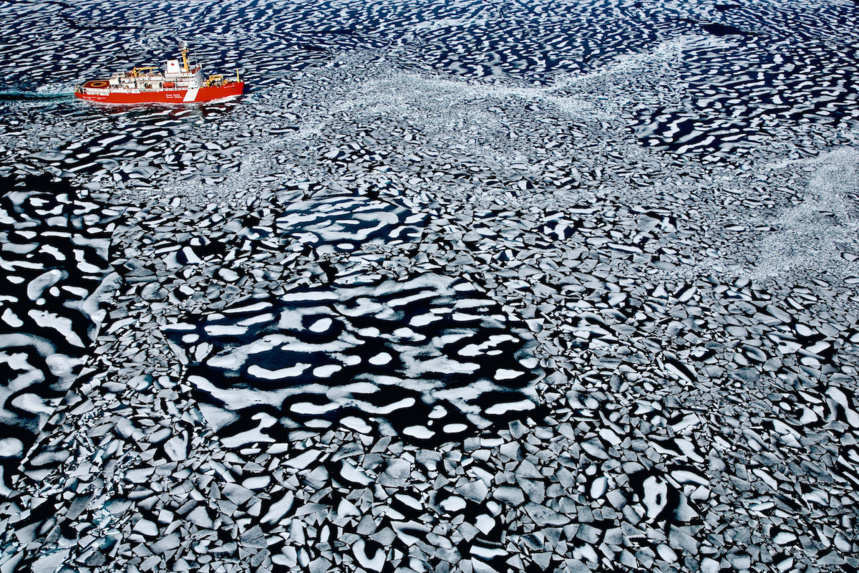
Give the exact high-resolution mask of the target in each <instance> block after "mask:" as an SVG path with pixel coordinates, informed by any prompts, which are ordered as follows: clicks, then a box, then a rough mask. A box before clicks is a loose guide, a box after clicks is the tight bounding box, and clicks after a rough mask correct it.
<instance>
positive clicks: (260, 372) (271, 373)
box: [248, 362, 310, 380]
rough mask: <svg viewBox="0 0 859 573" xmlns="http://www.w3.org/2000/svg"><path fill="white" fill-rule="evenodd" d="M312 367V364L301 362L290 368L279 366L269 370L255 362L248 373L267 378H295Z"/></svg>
mask: <svg viewBox="0 0 859 573" xmlns="http://www.w3.org/2000/svg"><path fill="white" fill-rule="evenodd" d="M308 368H310V364H304V363H303V362H299V363H298V364H296V365H295V366H290V367H289V368H279V369H278V370H268V369H266V368H263V367H262V366H258V365H256V364H253V365H252V366H250V367H249V368H248V374H250V375H251V376H255V377H257V378H263V379H265V380H280V379H282V378H294V377H296V376H300V375H301V374H303V373H304V371H305V370H307V369H308Z"/></svg>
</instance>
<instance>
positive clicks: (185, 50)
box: [182, 42, 191, 73]
mask: <svg viewBox="0 0 859 573" xmlns="http://www.w3.org/2000/svg"><path fill="white" fill-rule="evenodd" d="M182 64H183V65H184V66H185V73H188V72H190V71H191V70H190V68H188V44H186V43H185V42H182Z"/></svg>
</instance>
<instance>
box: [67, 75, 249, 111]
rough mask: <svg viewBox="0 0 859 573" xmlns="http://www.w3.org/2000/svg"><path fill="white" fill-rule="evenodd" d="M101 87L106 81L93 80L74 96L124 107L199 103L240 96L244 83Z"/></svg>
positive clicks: (105, 84)
mask: <svg viewBox="0 0 859 573" xmlns="http://www.w3.org/2000/svg"><path fill="white" fill-rule="evenodd" d="M94 84H95V85H94ZM103 86H104V87H106V86H107V82H106V81H101V80H95V81H91V82H87V83H85V84H84V85H83V88H84V90H81V91H77V92H76V93H75V95H76V96H77V97H79V98H81V99H85V100H88V101H94V102H98V103H114V104H126V105H128V104H141V103H167V104H173V103H201V102H207V101H212V100H217V99H224V98H228V97H233V96H238V95H241V93H242V91H244V88H245V83H244V82H229V83H227V84H225V85H222V86H209V87H202V88H197V89H177V90H169V89H167V90H141V91H139V92H129V91H112V90H110V89H100V88H102V87H103ZM93 92H95V93H93Z"/></svg>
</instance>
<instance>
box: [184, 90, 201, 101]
mask: <svg viewBox="0 0 859 573" xmlns="http://www.w3.org/2000/svg"><path fill="white" fill-rule="evenodd" d="M198 91H200V88H194V89H190V90H188V91H187V92H185V99H183V100H182V101H183V102H186V103H187V102H190V101H194V100H195V99H197V92H198Z"/></svg>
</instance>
